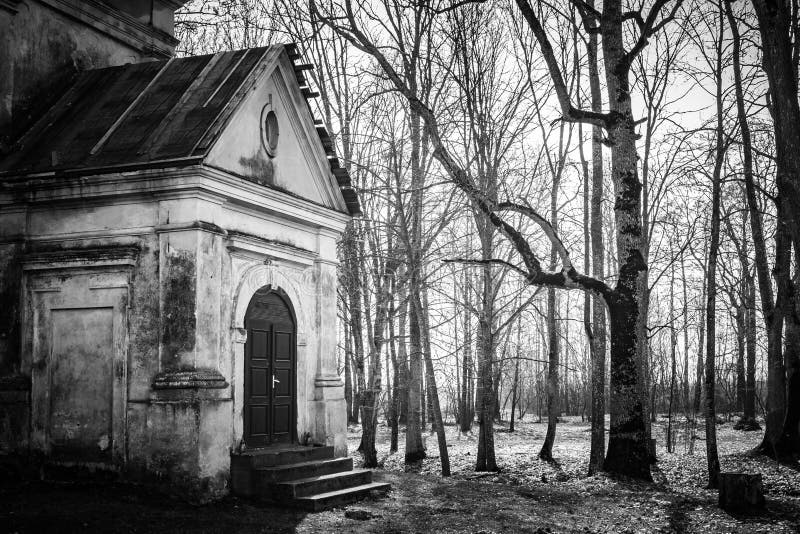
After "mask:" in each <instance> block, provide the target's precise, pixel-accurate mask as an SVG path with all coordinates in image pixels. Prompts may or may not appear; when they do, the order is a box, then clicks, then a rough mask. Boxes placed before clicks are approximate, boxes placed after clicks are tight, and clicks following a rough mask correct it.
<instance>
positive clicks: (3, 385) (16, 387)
mask: <svg viewBox="0 0 800 534" xmlns="http://www.w3.org/2000/svg"><path fill="white" fill-rule="evenodd" d="M30 389H31V377H30V376H27V375H9V376H0V391H30Z"/></svg>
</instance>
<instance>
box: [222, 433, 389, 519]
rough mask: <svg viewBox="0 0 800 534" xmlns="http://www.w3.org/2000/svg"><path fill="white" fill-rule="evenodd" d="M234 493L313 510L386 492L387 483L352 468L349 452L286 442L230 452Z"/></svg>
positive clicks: (368, 471) (367, 472) (366, 472)
mask: <svg viewBox="0 0 800 534" xmlns="http://www.w3.org/2000/svg"><path fill="white" fill-rule="evenodd" d="M231 486H232V490H233V493H234V494H236V495H239V496H241V497H250V498H254V499H258V500H260V501H263V502H266V503H270V504H280V505H284V506H292V507H295V508H301V509H303V510H309V511H312V512H317V511H320V510H325V509H327V508H332V507H334V506H340V505H343V504H348V503H351V502H355V501H358V500H361V499H363V498H364V497H366V496H368V495H370V494H380V495H385V494H386V492H387V491H388V490H389V488H390V485H389V484H386V483H382V482H373V481H372V471H370V470H368V469H353V459H352V458H334V456H333V447H303V446H298V445H294V446H285V447H281V448H272V447H270V448H266V449H253V450H249V451H245V452H241V453H234V454H232V455H231Z"/></svg>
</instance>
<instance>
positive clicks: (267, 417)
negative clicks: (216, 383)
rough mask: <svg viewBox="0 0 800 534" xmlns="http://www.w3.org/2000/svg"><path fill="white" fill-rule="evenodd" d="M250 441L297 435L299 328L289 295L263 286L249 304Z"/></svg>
mask: <svg viewBox="0 0 800 534" xmlns="http://www.w3.org/2000/svg"><path fill="white" fill-rule="evenodd" d="M244 327H245V329H246V330H247V341H246V343H245V361H244V390H245V400H244V442H245V444H246V445H247V446H248V447H250V448H253V447H264V446H266V445H271V444H276V443H292V442H294V441H295V440H296V436H295V434H296V430H295V429H296V426H297V425H296V420H297V407H296V405H297V386H296V382H297V380H296V376H295V375H296V359H297V349H296V347H297V342H296V337H297V329H296V323H295V319H294V313H293V311H292V307H291V303H290V301H289V299H288V297H287V296H286V295H285V294H284V293H283V292H280V291H273V290H271V289H269V288H262V289H260V290H259V291H257V292H256V294H255V295H254V296H253V298H252V300H251V301H250V304H249V306H248V308H247V313H246V315H245V320H244Z"/></svg>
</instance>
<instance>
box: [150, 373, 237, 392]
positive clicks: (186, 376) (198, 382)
mask: <svg viewBox="0 0 800 534" xmlns="http://www.w3.org/2000/svg"><path fill="white" fill-rule="evenodd" d="M226 387H228V382H227V381H226V380H225V377H224V376H222V375H221V374H220V372H219V371H217V370H216V369H195V370H194V371H169V372H164V373H159V374H157V375H156V377H155V379H154V380H153V389H193V388H205V389H223V388H226Z"/></svg>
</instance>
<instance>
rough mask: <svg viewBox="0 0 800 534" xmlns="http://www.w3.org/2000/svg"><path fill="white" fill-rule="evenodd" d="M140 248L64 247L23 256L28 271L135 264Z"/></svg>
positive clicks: (25, 268) (23, 262)
mask: <svg viewBox="0 0 800 534" xmlns="http://www.w3.org/2000/svg"><path fill="white" fill-rule="evenodd" d="M138 257H139V248H138V247H131V246H122V247H98V248H76V249H62V250H52V251H42V252H31V253H28V254H25V255H24V256H23V258H22V268H23V269H24V270H26V271H37V270H46V269H60V268H67V267H81V266H88V267H106V266H114V265H119V266H129V267H130V266H134V265H136V260H137V259H138Z"/></svg>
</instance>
